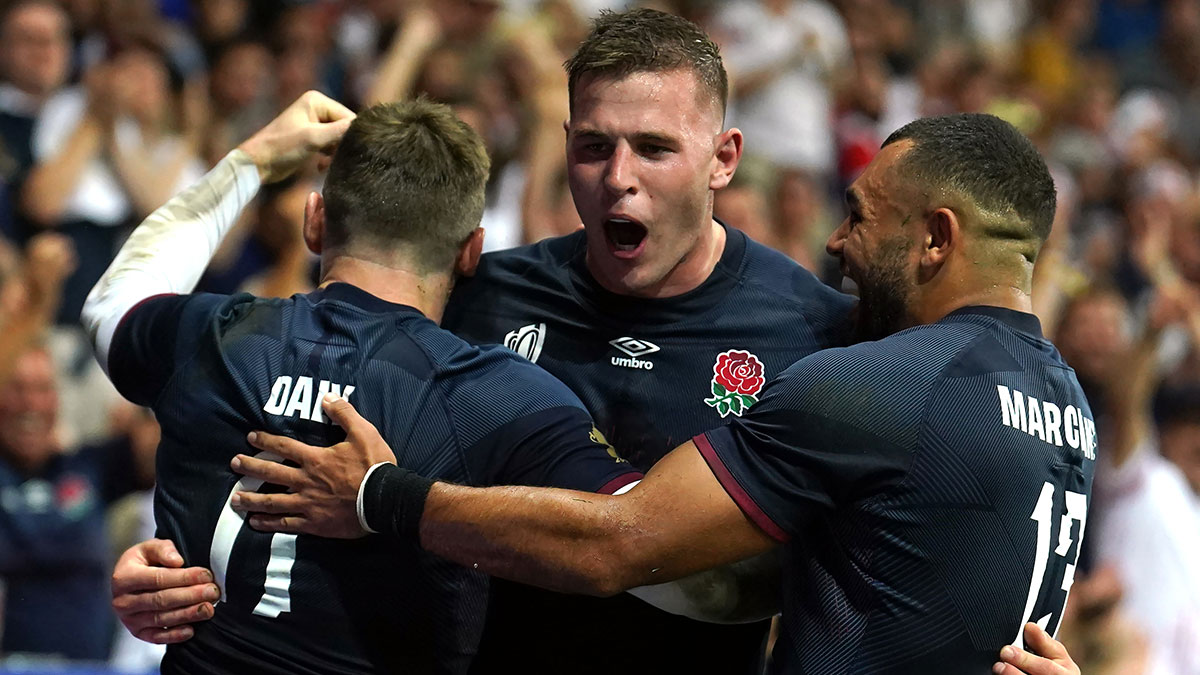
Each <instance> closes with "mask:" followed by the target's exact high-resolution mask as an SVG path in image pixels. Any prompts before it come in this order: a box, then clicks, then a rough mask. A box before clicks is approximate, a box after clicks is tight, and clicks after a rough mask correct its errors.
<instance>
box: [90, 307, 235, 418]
mask: <svg viewBox="0 0 1200 675" xmlns="http://www.w3.org/2000/svg"><path fill="white" fill-rule="evenodd" d="M228 300H229V298H228V297H227V296H221V295H211V294H197V295H172V294H165V295H158V296H153V297H150V298H146V299H145V300H143V301H142V302H140V303H138V304H137V305H134V306H133V307H132V308H130V310H129V311H128V312H126V313H125V316H124V318H122V319H121V322H120V323H119V324H118V325H117V328H116V330H115V331H114V332H113V341H112V345H111V347H110V348H109V355H108V366H109V377H110V378H111V379H112V382H113V385H114V386H116V388H117V391H118V392H120V393H121V395H122V396H124V397H125V398H127V399H129V400H130V401H132V402H134V403H137V404H138V405H144V406H151V405H153V403H154V401H155V400H156V399H157V398H158V395H159V393H160V392H161V391H162V390H163V388H164V387H165V386H166V384H167V382H168V381H169V380H170V379H171V376H172V375H173V374H174V373H175V367H176V366H177V365H179V364H180V363H181V362H182V361H183V360H185V359H186V358H187V357H188V356H190V355H191V354H192V353H193V352H194V351H195V348H196V345H197V344H198V342H199V340H200V337H201V335H202V334H203V332H204V329H205V327H206V325H207V324H208V322H209V320H210V319H211V318H212V316H213V314H214V312H215V311H216V310H217V309H218V308H219V307H220V306H222V305H223V304H225V302H227V301H228Z"/></svg>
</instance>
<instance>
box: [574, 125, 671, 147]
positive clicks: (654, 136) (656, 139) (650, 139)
mask: <svg viewBox="0 0 1200 675" xmlns="http://www.w3.org/2000/svg"><path fill="white" fill-rule="evenodd" d="M572 136H574V137H575V138H584V139H596V138H600V139H609V138H612V136H611V135H610V134H606V133H603V132H601V131H598V130H596V129H580V130H579V131H576V132H574V133H573V134H572ZM630 140H631V141H633V142H635V143H657V144H660V145H671V146H675V145H679V139H678V138H675V137H674V136H670V135H668V134H665V133H661V132H657V131H642V132H638V133H635V134H633V136H632V138H631V139H630Z"/></svg>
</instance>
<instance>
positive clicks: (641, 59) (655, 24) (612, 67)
mask: <svg viewBox="0 0 1200 675" xmlns="http://www.w3.org/2000/svg"><path fill="white" fill-rule="evenodd" d="M566 69H567V91H568V95H569V97H570V101H571V107H572V109H574V105H575V91H576V88H577V86H578V84H579V80H580V79H582V78H583V77H584V76H603V77H612V78H622V77H625V76H627V75H631V74H633V73H645V72H650V73H662V72H668V71H672V70H679V69H686V70H690V71H692V73H694V74H695V76H696V80H697V81H698V82H699V83H700V85H701V91H703V92H705V93H708V94H710V95H711V96H712V97H713V100H715V101H718V102H720V105H721V112H722V114H724V111H725V104H726V102H727V101H728V99H729V80H728V77H727V76H726V74H725V65H724V64H723V63H722V61H721V50H720V48H718V47H717V44H716V43H715V42H713V41H712V39H711V38H709V37H708V35H707V34H705V32H704V31H703V30H701V29H700V27H699V26H697V25H696V24H694V23H692V22H691V21H688V20H687V19H684V18H682V17H678V16H675V15H673V14H667V13H665V12H660V11H658V10H654V9H632V10H629V11H628V12H613V11H611V10H605V11H602V12H600V15H599V16H597V17H596V18H595V19H594V20H593V21H592V31H591V33H589V34H588V36H587V38H585V39H584V41H583V42H582V43H580V45H579V48H578V49H577V50H576V51H575V54H574V55H573V56H572V57H571V58H570V59H568V60H567V63H566Z"/></svg>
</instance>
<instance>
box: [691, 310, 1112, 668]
mask: <svg viewBox="0 0 1200 675" xmlns="http://www.w3.org/2000/svg"><path fill="white" fill-rule="evenodd" d="M695 440H696V445H697V447H699V449H700V452H701V454H703V455H704V457H705V459H706V460H707V461H708V463H709V465H710V466H711V467H712V469H713V473H714V474H716V476H717V478H718V479H719V480H720V481H721V484H722V485H723V486H724V487H725V489H726V490H727V491H728V492H729V494H730V496H731V497H733V499H734V501H736V502H737V503H738V505H739V506H740V507H741V508H742V510H743V511H745V512H746V515H747V516H748V517H749V518H750V519H751V520H753V521H754V522H755V523H757V524H758V526H759V527H760V528H762V530H763V531H765V532H766V533H767V534H769V535H771V536H773V537H775V538H777V539H778V540H779V541H781V542H786V544H785V548H784V550H785V560H786V565H785V568H784V609H783V622H782V628H781V631H780V637H779V640H778V642H777V643H776V647H775V652H774V656H775V658H774V672H779V673H789V674H801V673H802V674H804V675H872V674H882V673H887V674H889V675H908V674H912V675H918V674H919V675H925V674H926V673H963V674H969V673H978V674H979V675H986V674H987V673H990V672H991V666H992V664H993V663H994V662H995V661H996V655H997V653H998V652H999V650H1000V648H1001V647H1002V646H1004V645H1005V644H1008V643H1010V642H1012V641H1014V640H1017V639H1019V636H1020V631H1021V627H1022V626H1023V625H1024V623H1025V622H1026V621H1034V622H1037V623H1039V624H1041V625H1042V626H1044V627H1046V628H1047V630H1049V631H1050V632H1052V633H1053V632H1054V631H1056V630H1057V627H1058V624H1059V621H1060V620H1061V618H1062V610H1063V606H1064V605H1065V603H1066V600H1067V593H1068V592H1069V590H1070V588H1071V581H1072V579H1073V577H1074V573H1075V565H1076V562H1077V561H1078V558H1079V547H1080V543H1081V540H1082V538H1083V536H1084V530H1085V528H1086V524H1087V516H1088V506H1089V503H1088V495H1089V492H1090V491H1091V484H1092V472H1093V469H1094V466H1095V461H1094V460H1095V457H1096V454H1095V453H1096V427H1095V424H1094V423H1093V421H1092V414H1091V411H1090V409H1089V408H1088V403H1087V400H1086V399H1085V398H1084V394H1083V391H1082V390H1081V389H1080V387H1079V382H1078V381H1077V380H1076V379H1075V373H1074V371H1072V370H1071V369H1070V368H1069V367H1067V365H1066V364H1065V363H1064V362H1063V360H1062V358H1061V357H1060V356H1059V354H1058V352H1057V350H1055V348H1054V346H1053V345H1051V344H1050V343H1049V342H1047V341H1046V340H1045V339H1043V338H1042V336H1041V330H1040V327H1039V325H1038V321H1037V318H1036V317H1034V316H1033V315H1031V314H1022V313H1018V312H1014V311H1011V310H1006V309H1000V308H995V307H969V308H965V309H961V310H959V311H957V312H954V313H952V314H950V315H949V316H947V317H946V318H944V319H942V320H941V321H939V322H937V323H935V324H932V325H927V326H921V327H917V328H912V329H909V330H906V331H903V332H900V333H897V334H896V335H893V336H891V337H889V338H886V339H884V340H881V341H878V342H867V343H862V344H859V345H855V346H853V347H849V348H845V349H833V350H828V351H824V352H821V353H819V354H814V355H813V356H810V357H808V358H805V359H803V360H801V361H799V362H798V363H796V365H794V366H792V367H791V368H788V369H787V370H786V371H785V372H784V373H783V374H782V375H780V376H779V378H778V379H776V380H774V381H772V382H771V383H770V384H769V385H767V387H766V389H765V391H764V392H763V397H762V400H761V401H760V402H759V403H758V404H757V405H755V406H754V407H753V408H751V410H750V411H749V413H747V414H746V415H745V416H743V417H742V418H741V419H738V420H735V421H733V422H732V423H731V424H729V425H727V426H724V427H721V428H719V429H716V430H714V431H709V432H707V433H705V434H703V435H700V436H697V437H696V439H695Z"/></svg>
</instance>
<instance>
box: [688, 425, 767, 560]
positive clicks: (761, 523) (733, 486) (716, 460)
mask: <svg viewBox="0 0 1200 675" xmlns="http://www.w3.org/2000/svg"><path fill="white" fill-rule="evenodd" d="M692 442H693V443H695V444H696V448H698V449H699V450H700V455H701V456H702V457H704V461H706V462H708V468H710V469H712V472H713V475H715V476H716V477H717V481H718V482H720V483H721V487H723V488H725V492H728V493H729V496H730V497H732V498H733V501H734V503H736V504H737V505H738V508H740V509H741V510H742V513H745V514H746V517H747V518H749V519H750V520H751V521H753V522H754V524H755V525H757V526H758V527H759V529H761V530H762V531H763V532H766V533H767V535H768V536H770V537H771V538H772V539H776V540H778V541H780V542H787V540H788V539H789V538H790V537H789V536H788V533H787V532H784V531H783V528H781V527H779V526H778V525H776V524H775V521H773V520H771V517H770V516H768V515H767V514H766V513H765V512H764V511H763V510H762V509H761V508H759V506H758V504H756V503H755V501H754V498H753V497H751V496H750V494H749V493H748V492H746V490H745V489H743V488H742V486H741V484H740V483H738V481H737V479H736V478H734V477H733V474H732V473H730V471H729V467H727V466H725V462H723V461H721V457H720V456H719V455H717V451H716V450H715V449H714V448H713V446H712V443H710V442H709V441H708V436H705V435H704V434H700V435H698V436H696V437H694V438H692Z"/></svg>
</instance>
